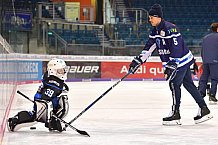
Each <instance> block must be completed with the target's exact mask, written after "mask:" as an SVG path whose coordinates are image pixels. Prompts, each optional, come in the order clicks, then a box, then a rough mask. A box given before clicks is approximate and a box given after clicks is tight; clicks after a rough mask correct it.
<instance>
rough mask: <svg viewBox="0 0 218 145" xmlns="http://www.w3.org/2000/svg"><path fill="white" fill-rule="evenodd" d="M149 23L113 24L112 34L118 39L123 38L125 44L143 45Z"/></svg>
mask: <svg viewBox="0 0 218 145" xmlns="http://www.w3.org/2000/svg"><path fill="white" fill-rule="evenodd" d="M148 30H150V26H149V25H136V24H122V23H118V24H115V25H114V34H115V35H116V37H117V38H115V39H120V40H125V41H126V45H143V44H144V43H145V41H146V39H147V37H148V34H149V32H148Z"/></svg>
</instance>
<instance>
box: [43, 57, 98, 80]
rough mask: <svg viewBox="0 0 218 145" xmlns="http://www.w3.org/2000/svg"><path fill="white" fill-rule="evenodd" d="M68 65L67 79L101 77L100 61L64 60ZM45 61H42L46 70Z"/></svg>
mask: <svg viewBox="0 0 218 145" xmlns="http://www.w3.org/2000/svg"><path fill="white" fill-rule="evenodd" d="M65 62H66V64H67V66H68V74H67V80H68V81H71V80H72V79H87V78H88V79H89V78H100V77H101V65H100V64H101V63H100V62H86V61H65ZM46 66H47V62H44V63H43V67H44V68H45V69H44V70H46Z"/></svg>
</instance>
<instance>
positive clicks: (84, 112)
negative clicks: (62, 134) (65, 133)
mask: <svg viewBox="0 0 218 145" xmlns="http://www.w3.org/2000/svg"><path fill="white" fill-rule="evenodd" d="M131 73H132V72H131V71H129V72H128V73H127V74H126V75H125V76H123V77H122V78H121V79H119V81H117V82H116V83H115V84H114V85H113V86H111V87H110V88H109V89H108V90H107V91H105V92H104V93H103V94H102V95H101V96H99V97H98V98H97V99H96V100H95V101H94V102H92V103H91V104H90V105H89V106H88V107H86V108H85V109H84V110H83V111H82V112H80V113H79V114H78V115H77V116H76V117H75V118H73V119H72V120H71V121H70V122H69V123H68V124H71V123H73V122H74V121H75V120H76V119H77V118H79V117H80V116H81V115H82V114H83V113H85V112H86V111H87V110H88V109H89V108H91V107H92V106H93V105H94V104H95V103H96V102H98V101H99V100H100V99H101V98H102V97H104V96H105V95H106V94H107V93H108V92H109V91H111V90H112V89H113V88H114V87H115V86H116V85H118V84H119V83H120V82H121V81H122V80H123V79H125V78H126V77H127V76H128V75H129V74H131ZM67 127H68V125H67V124H66V125H65V127H64V128H63V130H66V128H67Z"/></svg>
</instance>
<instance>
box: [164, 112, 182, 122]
mask: <svg viewBox="0 0 218 145" xmlns="http://www.w3.org/2000/svg"><path fill="white" fill-rule="evenodd" d="M180 119H181V117H180V113H179V110H172V111H171V113H170V115H169V116H168V117H165V118H163V125H181V124H182V123H181V122H180Z"/></svg>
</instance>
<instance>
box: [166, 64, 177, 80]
mask: <svg viewBox="0 0 218 145" xmlns="http://www.w3.org/2000/svg"><path fill="white" fill-rule="evenodd" d="M176 69H177V64H176V61H175V60H170V61H168V63H167V64H166V66H165V70H164V77H165V78H166V80H169V79H170V80H172V79H173V78H174V77H175V76H176V71H177V70H176Z"/></svg>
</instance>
